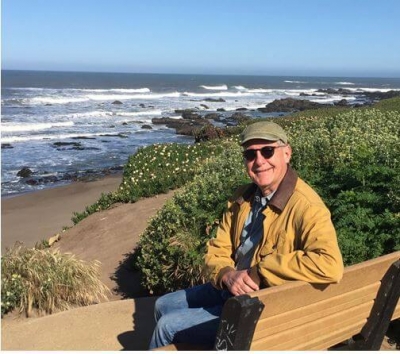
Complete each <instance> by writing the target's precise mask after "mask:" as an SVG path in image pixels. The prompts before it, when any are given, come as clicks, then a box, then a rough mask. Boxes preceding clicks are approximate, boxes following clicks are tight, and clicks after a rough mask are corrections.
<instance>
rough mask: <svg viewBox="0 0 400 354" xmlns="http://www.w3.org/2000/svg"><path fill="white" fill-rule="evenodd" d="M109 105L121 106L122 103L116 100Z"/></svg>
mask: <svg viewBox="0 0 400 354" xmlns="http://www.w3.org/2000/svg"><path fill="white" fill-rule="evenodd" d="M111 104H122V102H121V101H118V100H116V101H114V102H112V103H111Z"/></svg>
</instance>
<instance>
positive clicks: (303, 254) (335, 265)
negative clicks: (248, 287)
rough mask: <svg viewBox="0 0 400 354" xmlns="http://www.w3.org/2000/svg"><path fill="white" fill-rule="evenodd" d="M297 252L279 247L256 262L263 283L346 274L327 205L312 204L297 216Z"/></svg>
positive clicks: (323, 280)
mask: <svg viewBox="0 0 400 354" xmlns="http://www.w3.org/2000/svg"><path fill="white" fill-rule="evenodd" d="M296 220H297V222H296V225H295V233H296V235H295V240H296V241H295V243H297V245H296V247H295V249H294V251H292V252H284V251H282V249H280V248H279V243H278V247H276V248H274V249H273V250H272V252H271V253H270V254H268V255H267V256H265V257H264V258H262V259H261V261H260V262H259V263H258V264H257V265H256V267H257V272H258V274H259V275H260V277H261V279H262V281H263V283H264V285H267V286H274V285H280V284H283V283H285V282H287V281H291V280H302V281H306V282H309V283H335V282H339V281H340V279H341V278H342V276H343V268H344V267H343V260H342V255H341V253H340V249H339V246H338V243H337V238H336V232H335V229H334V226H333V224H332V221H331V218H330V212H329V210H328V209H327V208H326V207H325V206H321V205H316V204H313V205H309V206H308V207H307V208H305V209H304V210H303V211H302V215H300V217H298V218H296Z"/></svg>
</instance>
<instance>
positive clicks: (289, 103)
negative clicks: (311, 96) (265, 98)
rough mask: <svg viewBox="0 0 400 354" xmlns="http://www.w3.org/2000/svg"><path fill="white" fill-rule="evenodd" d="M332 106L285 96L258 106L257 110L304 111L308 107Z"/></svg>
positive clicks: (264, 111) (267, 111)
mask: <svg viewBox="0 0 400 354" xmlns="http://www.w3.org/2000/svg"><path fill="white" fill-rule="evenodd" d="M330 106H331V105H326V104H322V103H316V102H311V101H309V100H298V99H293V98H283V99H280V100H274V101H273V102H271V103H269V104H267V105H266V106H265V107H261V108H257V110H258V111H260V112H263V113H271V112H296V111H304V110H306V109H318V108H323V107H330Z"/></svg>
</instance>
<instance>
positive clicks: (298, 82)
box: [284, 80, 307, 84]
mask: <svg viewBox="0 0 400 354" xmlns="http://www.w3.org/2000/svg"><path fill="white" fill-rule="evenodd" d="M284 82H287V83H289V84H306V83H307V81H296V80H285V81H284Z"/></svg>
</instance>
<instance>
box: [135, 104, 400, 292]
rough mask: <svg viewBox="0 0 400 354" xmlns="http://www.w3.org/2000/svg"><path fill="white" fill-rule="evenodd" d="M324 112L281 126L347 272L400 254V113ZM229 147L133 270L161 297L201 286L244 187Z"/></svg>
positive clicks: (144, 241)
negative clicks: (323, 208) (212, 243)
mask: <svg viewBox="0 0 400 354" xmlns="http://www.w3.org/2000/svg"><path fill="white" fill-rule="evenodd" d="M399 103H400V100H397V107H399ZM393 107H396V105H394V106H393ZM318 112H319V111H313V115H310V116H308V117H306V118H303V119H300V118H295V119H290V118H287V119H285V120H282V125H284V126H285V129H286V130H287V132H288V135H289V139H290V141H291V143H292V146H293V157H292V165H293V166H294V168H295V169H296V170H297V172H298V174H299V175H300V177H302V178H303V179H304V180H306V181H307V182H308V183H310V184H311V185H312V186H313V187H314V188H315V189H316V190H317V191H318V192H319V194H320V195H321V197H322V198H323V199H324V201H325V202H326V204H327V205H328V207H329V208H330V210H331V212H332V219H333V222H334V224H335V228H336V230H337V234H338V239H339V244H340V247H341V250H342V254H343V258H344V261H345V264H346V265H350V264H354V263H358V262H361V261H363V260H366V259H370V258H374V257H377V256H379V255H382V254H386V253H390V252H393V251H395V250H400V218H399V216H400V213H399V211H400V208H399V206H400V197H399V196H400V194H399V192H400V190H399V189H400V183H399V182H400V177H399V176H400V173H399V169H400V164H399V156H400V138H399V131H400V114H399V111H392V110H385V109H384V110H378V109H353V110H346V111H344V110H335V113H336V114H335V115H333V116H330V115H327V114H326V111H325V110H323V111H321V116H319V115H318ZM223 145H224V149H223V153H222V154H220V155H216V156H215V157H214V158H213V159H210V160H209V161H208V162H207V163H206V164H204V165H203V166H202V168H201V169H200V170H199V174H198V175H197V176H196V177H195V178H194V179H193V181H192V182H190V183H188V184H186V185H185V186H184V187H183V188H182V190H181V191H180V192H179V193H178V194H176V195H175V197H174V198H173V199H172V200H171V201H170V202H169V203H168V204H167V205H166V206H165V207H164V208H163V209H162V210H160V211H159V213H158V214H157V215H156V217H155V218H154V219H153V220H151V222H150V225H149V226H148V228H147V230H146V231H145V232H144V234H143V235H142V238H141V241H140V244H139V248H138V249H137V251H136V253H137V257H136V259H135V266H136V267H137V269H140V270H141V271H142V272H143V275H144V276H143V285H144V286H145V287H146V288H147V289H148V290H150V291H151V292H153V293H155V294H162V293H165V292H168V291H172V290H176V289H179V288H183V287H186V286H189V285H193V284H196V283H199V282H201V281H202V275H201V266H202V259H203V256H204V252H205V243H206V242H207V240H208V239H209V238H210V237H212V236H213V233H214V231H215V226H216V225H217V224H218V219H219V218H220V217H221V212H222V210H223V206H224V205H225V203H226V200H227V198H228V197H229V196H230V195H231V193H232V192H233V190H234V188H235V187H236V186H238V185H239V184H241V183H243V182H244V180H245V179H244V177H243V173H244V168H243V164H242V162H241V157H240V148H239V146H238V144H237V143H236V144H233V145H232V144H231V146H229V145H228V143H223Z"/></svg>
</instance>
